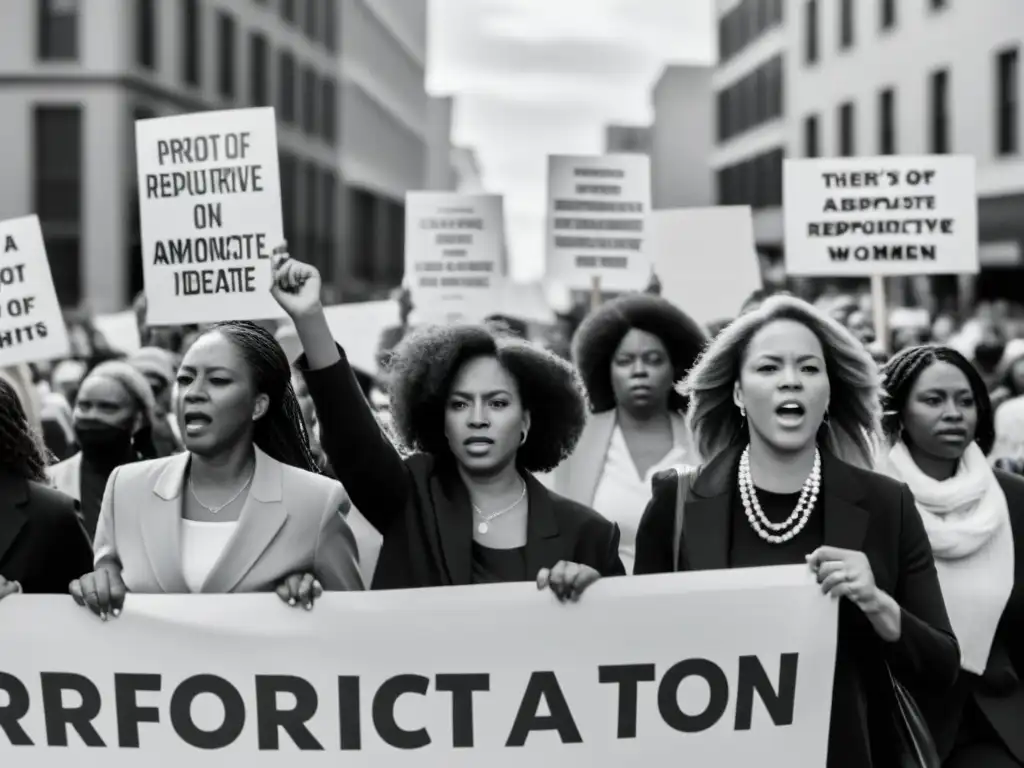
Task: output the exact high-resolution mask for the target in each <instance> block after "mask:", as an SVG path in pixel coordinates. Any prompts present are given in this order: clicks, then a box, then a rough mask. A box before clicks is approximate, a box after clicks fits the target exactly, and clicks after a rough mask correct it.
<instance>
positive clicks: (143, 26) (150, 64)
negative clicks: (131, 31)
mask: <svg viewBox="0 0 1024 768" xmlns="http://www.w3.org/2000/svg"><path fill="white" fill-rule="evenodd" d="M136 10H137V12H138V16H137V18H136V23H137V24H138V30H136V36H135V45H136V51H135V60H136V61H137V62H138V64H139V66H140V67H144V68H145V69H156V68H157V65H156V59H157V52H156V21H157V19H156V0H136Z"/></svg>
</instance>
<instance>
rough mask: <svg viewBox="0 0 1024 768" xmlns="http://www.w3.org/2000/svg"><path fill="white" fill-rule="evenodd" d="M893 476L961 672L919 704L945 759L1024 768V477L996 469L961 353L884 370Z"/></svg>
mask: <svg viewBox="0 0 1024 768" xmlns="http://www.w3.org/2000/svg"><path fill="white" fill-rule="evenodd" d="M883 376H884V386H885V392H886V395H885V397H884V398H883V401H882V405H883V408H884V411H885V415H884V417H883V422H882V424H883V427H884V429H885V434H886V437H887V438H888V440H889V442H890V444H891V445H892V450H891V453H890V455H889V466H888V472H889V474H891V475H892V476H893V477H895V478H897V479H898V480H900V481H902V482H904V483H906V484H907V485H908V486H910V491H911V493H913V495H914V500H915V502H916V503H917V509H918V511H919V512H920V513H921V517H922V519H923V520H924V528H925V531H926V532H927V534H928V539H929V541H930V542H931V548H932V552H933V553H934V555H935V566H936V568H937V569H938V575H939V583H940V584H941V585H942V593H943V597H944V598H945V603H946V608H947V610H948V612H949V617H950V622H951V624H952V626H953V630H954V632H955V633H956V636H957V639H958V640H959V642H960V655H961V661H960V663H961V668H962V670H963V671H962V673H961V674H960V676H959V679H958V680H957V684H956V687H955V688H954V689H953V691H952V692H949V693H947V694H946V695H944V696H934V697H930V698H929V699H922V700H920V701H919V703H920V704H921V705H922V706H923V707H924V708H925V711H926V712H928V713H929V715H930V718H931V720H932V723H933V732H934V734H935V737H936V741H937V743H938V745H939V747H940V754H941V755H942V756H943V758H944V759H945V763H944V764H945V765H946V766H950V768H953V767H956V768H959V767H960V766H962V767H963V768H1002V767H1003V766H1006V767H1007V768H1020V766H1024V730H1022V728H1021V725H1022V724H1024V685H1022V683H1021V680H1022V679H1024V480H1022V479H1021V478H1018V477H1014V476H1012V475H1008V474H1006V473H1004V472H1000V471H995V472H993V471H992V469H990V468H989V465H988V462H987V461H986V459H985V454H986V453H987V452H988V450H989V449H990V448H991V447H992V441H993V437H994V427H993V419H992V406H991V403H990V402H989V397H988V392H987V391H986V390H985V384H984V382H983V381H982V380H981V377H980V376H978V373H977V371H975V370H974V368H973V367H972V366H971V364H970V363H969V362H968V361H967V359H966V358H964V357H963V356H962V355H961V354H960V353H959V352H956V351H954V350H952V349H950V348H948V347H935V346H926V347H916V348H912V349H907V350H904V351H903V352H902V353H900V354H899V355H896V356H895V357H894V358H893V359H892V360H891V361H890V362H889V365H888V366H887V367H886V368H885V370H884V371H883Z"/></svg>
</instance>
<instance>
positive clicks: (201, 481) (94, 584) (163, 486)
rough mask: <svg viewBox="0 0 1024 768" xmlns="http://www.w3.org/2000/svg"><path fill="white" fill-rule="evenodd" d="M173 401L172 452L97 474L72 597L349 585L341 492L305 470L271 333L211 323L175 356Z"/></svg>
mask: <svg viewBox="0 0 1024 768" xmlns="http://www.w3.org/2000/svg"><path fill="white" fill-rule="evenodd" d="M175 399H176V405H177V407H176V409H175V410H176V413H177V414H178V419H179V426H180V428H181V433H182V437H183V440H184V443H185V448H186V453H183V454H179V455H177V456H171V457H168V458H164V459H155V460H152V461H144V462H138V463H135V464H126V465H123V466H121V467H118V468H117V469H116V470H115V471H114V472H113V473H112V474H111V476H110V480H109V481H108V482H107V487H106V491H105V492H104V494H103V503H102V507H101V510H100V516H99V523H98V525H97V529H96V538H95V541H94V543H93V549H94V551H95V570H94V571H93V572H92V573H90V574H87V575H86V576H83V577H82V578H81V579H79V580H76V581H74V582H72V584H71V594H72V596H73V597H74V598H75V601H76V602H77V603H78V604H79V605H83V606H88V607H89V608H90V609H92V611H93V612H94V613H96V614H97V615H98V616H100V618H102V619H106V618H108V617H109V616H117V615H118V614H119V613H120V610H121V607H122V605H123V602H124V596H125V593H126V592H137V593H149V594H176V593H186V594H187V593H207V594H219V593H227V592H262V591H273V590H277V591H278V593H279V594H280V595H281V597H282V598H283V599H286V600H288V601H289V602H291V603H292V604H296V603H301V604H303V605H306V606H311V605H312V600H313V598H314V597H315V596H316V594H317V593H318V592H319V590H320V589H326V590H334V591H341V590H350V589H363V588H364V585H363V581H362V577H361V576H360V572H359V556H358V549H357V547H356V542H355V538H354V537H353V535H352V532H351V530H350V529H349V526H348V523H347V522H346V520H345V516H346V514H347V512H348V510H349V501H348V497H347V496H346V494H345V491H344V489H343V488H342V487H341V485H340V484H339V483H337V482H336V481H334V480H330V479H328V478H326V477H324V476H322V475H320V474H319V473H318V470H317V465H316V461H315V459H314V458H313V456H312V454H311V452H310V449H309V440H308V437H307V435H306V432H305V429H304V427H303V423H302V414H301V411H300V408H299V405H298V402H297V401H296V398H295V393H294V391H293V390H292V387H291V368H290V366H289V364H288V359H287V357H286V356H285V354H284V352H283V350H282V349H281V347H280V345H279V344H278V343H277V342H276V341H275V340H274V337H273V336H272V335H271V334H270V333H269V332H267V331H266V330H264V329H263V328H261V327H260V326H258V325H255V324H254V323H248V322H232V323H222V324H220V325H217V326H214V327H213V328H211V329H210V330H209V331H207V332H206V333H205V334H203V335H202V336H200V337H199V339H197V340H196V342H195V343H194V344H193V345H192V347H191V348H190V349H189V351H188V353H187V354H186V355H185V358H184V359H183V360H182V363H181V367H180V369H179V371H178V377H177V384H176V390H175Z"/></svg>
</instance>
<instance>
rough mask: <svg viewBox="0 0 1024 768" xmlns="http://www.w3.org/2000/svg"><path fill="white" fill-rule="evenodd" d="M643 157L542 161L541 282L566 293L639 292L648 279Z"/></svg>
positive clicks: (647, 174) (647, 164)
mask: <svg viewBox="0 0 1024 768" xmlns="http://www.w3.org/2000/svg"><path fill="white" fill-rule="evenodd" d="M650 209H651V160H650V158H649V157H648V156H647V155H605V156H603V157H580V156H569V155H551V156H550V157H548V241H547V278H548V280H551V281H553V282H557V283H560V284H562V285H564V286H565V287H567V288H573V289H581V290H588V291H589V290H591V288H592V286H593V284H594V279H595V278H597V279H598V280H599V281H600V286H601V289H602V290H604V291H634V290H643V288H644V286H645V285H647V282H648V280H650V277H651V269H650V262H649V261H648V256H647V249H646V243H647V225H646V219H647V214H648V212H649V211H650Z"/></svg>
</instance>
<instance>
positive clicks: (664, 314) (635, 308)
mask: <svg viewBox="0 0 1024 768" xmlns="http://www.w3.org/2000/svg"><path fill="white" fill-rule="evenodd" d="M634 328H636V329H638V330H641V331H646V332H647V333H650V334H653V335H654V336H657V337H658V338H659V339H661V341H662V343H663V344H664V345H665V349H666V350H667V351H668V356H669V359H670V360H671V361H672V374H673V378H674V379H675V381H682V380H683V379H684V378H686V374H687V372H688V371H689V370H690V368H692V367H693V364H694V363H695V362H696V360H697V358H698V357H699V356H700V353H701V352H702V351H703V350H704V347H705V345H706V344H707V342H708V337H707V334H706V333H705V331H704V329H703V328H702V327H701V326H700V324H698V323H697V322H696V321H695V320H693V318H691V317H690V316H689V315H687V314H686V313H685V312H683V311H682V310H681V309H679V308H678V307H676V306H675V305H674V304H672V302H670V301H668V300H666V299H663V298H661V297H660V296H652V295H651V294H644V293H637V294H630V295H628V296H621V297H619V298H617V299H614V300H612V301H609V302H608V303H606V304H603V305H602V306H601V307H600V308H598V309H597V310H595V311H594V312H592V313H591V314H589V315H588V316H587V317H586V318H585V319H584V320H583V322H582V323H581V324H580V327H579V330H578V331H577V332H576V336H575V337H574V338H573V344H572V347H573V348H572V357H573V360H574V361H575V362H576V367H577V368H578V369H579V371H580V376H582V377H583V384H584V386H585V387H586V390H587V395H588V397H589V398H590V408H591V410H592V411H593V412H594V413H603V412H605V411H610V410H612V409H613V408H614V407H615V394H614V392H613V391H612V374H611V366H612V357H613V356H614V355H615V350H616V349H617V348H618V346H619V343H620V342H621V341H622V339H623V337H625V335H626V334H627V333H629V331H631V330H632V329H634ZM668 407H669V410H670V411H676V412H682V411H685V410H686V399H685V398H684V397H683V396H682V395H680V394H679V393H678V392H676V391H675V390H672V392H670V393H669V397H668Z"/></svg>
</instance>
